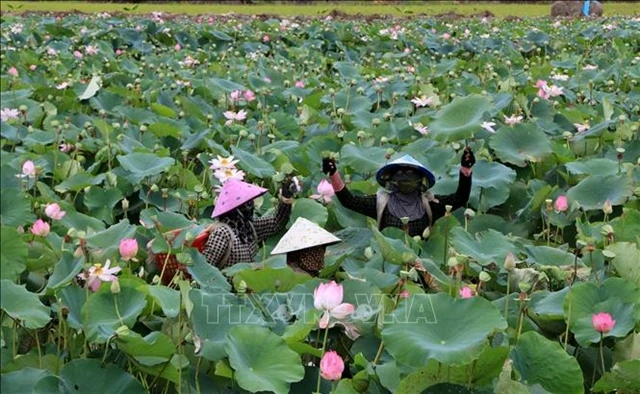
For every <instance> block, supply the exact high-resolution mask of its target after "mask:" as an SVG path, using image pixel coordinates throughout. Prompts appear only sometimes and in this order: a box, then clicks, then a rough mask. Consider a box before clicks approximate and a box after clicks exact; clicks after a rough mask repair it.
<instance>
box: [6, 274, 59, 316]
mask: <svg viewBox="0 0 640 394" xmlns="http://www.w3.org/2000/svg"><path fill="white" fill-rule="evenodd" d="M0 295H1V296H0V309H2V310H3V311H5V312H6V313H7V314H8V315H9V316H11V317H12V318H13V319H15V320H16V321H19V322H20V324H21V325H23V326H24V327H26V328H41V327H44V326H45V325H46V324H47V323H48V322H49V321H50V320H51V317H50V314H51V309H50V308H49V307H47V306H44V305H43V304H42V302H40V299H39V298H38V295H37V294H34V293H31V292H29V291H27V289H26V288H25V286H18V285H17V284H15V283H13V282H11V281H10V280H7V279H2V280H1V281H0Z"/></svg>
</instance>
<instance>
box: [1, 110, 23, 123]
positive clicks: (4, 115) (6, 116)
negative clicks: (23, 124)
mask: <svg viewBox="0 0 640 394" xmlns="http://www.w3.org/2000/svg"><path fill="white" fill-rule="evenodd" d="M19 115H20V111H18V110H17V109H15V108H5V109H3V110H2V111H0V119H1V120H2V121H3V122H7V121H9V120H11V119H18V116H19Z"/></svg>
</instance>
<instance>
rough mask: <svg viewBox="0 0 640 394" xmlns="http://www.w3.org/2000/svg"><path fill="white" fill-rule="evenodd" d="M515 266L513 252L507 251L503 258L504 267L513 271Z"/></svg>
mask: <svg viewBox="0 0 640 394" xmlns="http://www.w3.org/2000/svg"><path fill="white" fill-rule="evenodd" d="M515 268H516V259H515V257H514V256H513V253H511V252H509V253H508V254H507V257H506V258H505V259H504V269H506V270H507V271H513V270H514V269H515Z"/></svg>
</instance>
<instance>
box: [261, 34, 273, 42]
mask: <svg viewBox="0 0 640 394" xmlns="http://www.w3.org/2000/svg"><path fill="white" fill-rule="evenodd" d="M262 41H263V42H269V41H271V38H270V37H269V36H268V35H266V34H265V35H264V36H263V37H262Z"/></svg>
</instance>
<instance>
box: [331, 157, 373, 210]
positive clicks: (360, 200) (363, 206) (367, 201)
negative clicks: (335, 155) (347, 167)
mask: <svg viewBox="0 0 640 394" xmlns="http://www.w3.org/2000/svg"><path fill="white" fill-rule="evenodd" d="M322 172H324V173H325V174H327V175H329V180H330V181H331V186H332V187H333V191H334V192H335V193H336V197H338V200H339V201H340V204H342V206H343V207H345V208H348V209H350V210H352V211H355V212H358V213H361V214H363V215H365V216H369V217H371V218H374V219H375V218H376V217H377V212H376V200H377V198H376V195H375V194H370V195H366V196H354V195H353V194H352V193H351V192H350V191H349V189H347V188H346V186H345V185H344V182H342V178H341V177H340V173H339V172H338V168H337V167H336V163H335V161H334V160H333V159H328V158H327V159H322Z"/></svg>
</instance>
